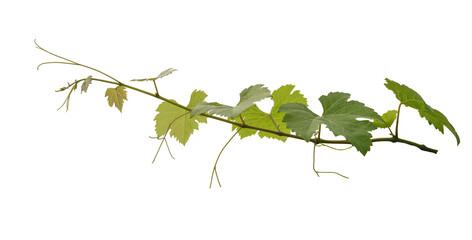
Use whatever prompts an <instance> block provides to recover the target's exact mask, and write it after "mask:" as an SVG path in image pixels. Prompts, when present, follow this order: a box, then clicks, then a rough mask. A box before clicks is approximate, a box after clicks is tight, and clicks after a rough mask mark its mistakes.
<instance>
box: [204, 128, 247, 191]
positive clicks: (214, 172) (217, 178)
mask: <svg viewBox="0 0 472 240" xmlns="http://www.w3.org/2000/svg"><path fill="white" fill-rule="evenodd" d="M239 130H241V127H240V128H238V130H237V131H236V132H235V133H234V134H233V136H231V138H230V139H229V140H228V142H226V144H225V145H224V146H223V148H222V149H221V151H220V153H219V154H218V157H217V158H216V161H215V165H214V166H213V171H212V172H211V180H210V188H211V185H212V183H213V174H216V180H218V185H220V187H221V183H220V178H219V177H218V172H217V171H216V165H217V164H218V160H219V159H220V156H221V153H222V152H223V150H225V148H226V146H228V144H229V143H230V142H231V140H233V138H234V136H236V134H238V132H239Z"/></svg>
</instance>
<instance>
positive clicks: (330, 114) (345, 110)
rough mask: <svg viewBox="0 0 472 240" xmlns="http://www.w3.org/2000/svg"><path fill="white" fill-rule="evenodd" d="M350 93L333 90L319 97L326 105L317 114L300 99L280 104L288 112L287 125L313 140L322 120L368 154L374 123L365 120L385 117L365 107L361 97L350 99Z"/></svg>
mask: <svg viewBox="0 0 472 240" xmlns="http://www.w3.org/2000/svg"><path fill="white" fill-rule="evenodd" d="M349 97H350V94H348V93H341V92H334V93H329V94H328V95H324V96H321V97H320V98H319V100H320V102H321V105H322V106H323V115H322V116H318V115H316V114H315V113H313V112H312V111H311V110H310V109H308V108H307V107H306V106H305V105H303V104H300V103H287V104H284V105H282V106H281V107H280V109H279V111H280V112H285V113H286V115H285V117H284V119H283V121H284V122H286V123H287V127H288V128H291V129H292V130H293V131H294V132H295V133H296V134H297V135H298V136H300V137H302V138H303V139H305V141H307V142H308V141H310V138H311V137H312V136H313V134H314V133H315V131H317V129H318V126H319V125H320V124H324V125H326V127H327V128H328V129H329V130H330V131H331V132H333V133H334V135H335V136H339V135H341V136H344V137H345V138H346V140H348V141H349V142H351V144H352V145H353V146H354V147H356V149H357V150H358V151H359V152H361V153H362V154H363V155H365V154H366V153H367V152H368V151H369V150H370V146H372V140H371V139H370V138H371V137H372V135H371V134H370V131H372V130H374V129H375V128H376V127H375V125H374V124H373V123H372V122H370V121H366V120H357V119H358V118H367V119H372V120H379V121H383V120H382V118H381V117H380V116H379V115H378V114H377V113H376V112H375V111H374V110H372V109H371V108H368V107H366V106H365V105H364V104H363V103H360V102H358V101H347V100H348V99H349Z"/></svg>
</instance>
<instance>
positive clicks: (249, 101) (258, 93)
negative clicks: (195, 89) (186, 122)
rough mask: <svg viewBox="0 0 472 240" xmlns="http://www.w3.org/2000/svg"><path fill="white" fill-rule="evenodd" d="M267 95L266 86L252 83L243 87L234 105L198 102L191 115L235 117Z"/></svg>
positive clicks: (268, 92)
mask: <svg viewBox="0 0 472 240" xmlns="http://www.w3.org/2000/svg"><path fill="white" fill-rule="evenodd" d="M267 97H270V90H269V89H268V88H266V87H263V85H262V84H257V85H253V86H250V87H249V88H246V89H244V90H243V91H242V92H241V93H240V94H239V98H240V100H239V103H238V104H237V105H236V106H234V107H231V106H228V105H223V104H220V103H217V102H211V103H200V104H198V105H196V106H195V107H194V108H193V110H192V112H191V117H193V116H196V115H200V114H202V113H208V114H218V115H222V116H226V117H229V118H236V117H238V116H239V115H240V114H241V113H242V112H244V111H245V110H246V109H248V108H250V107H251V106H253V105H254V103H255V102H257V101H260V100H262V99H264V98H267Z"/></svg>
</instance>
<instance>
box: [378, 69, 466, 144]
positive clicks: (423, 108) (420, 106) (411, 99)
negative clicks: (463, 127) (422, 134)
mask: <svg viewBox="0 0 472 240" xmlns="http://www.w3.org/2000/svg"><path fill="white" fill-rule="evenodd" d="M385 80H386V81H387V83H385V86H386V87H387V88H388V89H390V90H392V92H393V93H395V96H396V97H397V99H398V100H399V101H400V103H401V104H403V105H405V106H407V107H411V108H414V109H416V110H418V113H419V114H420V116H421V117H423V118H425V119H426V120H427V121H428V123H429V124H431V125H433V126H434V127H435V128H436V129H437V130H439V131H440V132H441V133H442V134H444V126H446V127H447V128H448V129H449V131H451V133H452V134H453V135H454V137H456V141H457V145H459V143H460V138H459V135H458V134H457V132H456V130H455V129H454V127H453V126H452V124H451V123H450V122H449V120H447V118H446V116H444V115H443V114H442V113H441V112H440V111H438V110H436V109H434V108H432V107H431V106H429V105H428V104H426V102H425V101H424V100H423V98H422V97H421V96H420V95H419V94H418V93H417V92H416V91H415V90H413V89H411V88H409V87H407V86H405V85H403V84H399V83H397V82H395V81H392V80H390V79H388V78H386V79H385Z"/></svg>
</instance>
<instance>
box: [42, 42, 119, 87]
mask: <svg viewBox="0 0 472 240" xmlns="http://www.w3.org/2000/svg"><path fill="white" fill-rule="evenodd" d="M34 44H35V45H36V47H37V48H38V49H40V50H41V51H44V52H46V53H48V54H50V55H52V56H54V57H57V58H60V59H62V60H65V61H67V62H70V63H65V62H45V63H42V64H39V65H38V67H37V69H39V67H40V66H41V65H44V64H50V63H59V64H70V65H78V66H81V67H84V68H88V69H90V70H93V71H95V72H98V73H101V74H103V75H105V76H107V77H109V78H110V79H112V80H114V81H116V82H117V83H119V84H122V83H121V82H120V81H118V80H117V79H116V78H114V77H112V76H110V75H108V74H106V73H104V72H102V71H100V70H98V69H95V68H93V67H89V66H87V65H84V64H81V63H78V62H75V61H72V60H70V59H67V58H65V57H62V56H59V55H57V54H55V53H52V52H50V51H48V50H46V49H44V48H42V47H41V46H39V44H38V43H37V42H36V39H35V40H34Z"/></svg>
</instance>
